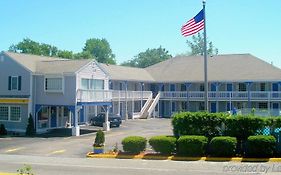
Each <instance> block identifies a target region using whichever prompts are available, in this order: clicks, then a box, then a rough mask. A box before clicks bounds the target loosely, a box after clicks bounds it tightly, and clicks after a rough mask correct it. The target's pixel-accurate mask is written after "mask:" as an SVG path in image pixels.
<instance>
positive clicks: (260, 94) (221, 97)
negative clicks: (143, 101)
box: [160, 91, 281, 101]
mask: <svg viewBox="0 0 281 175" xmlns="http://www.w3.org/2000/svg"><path fill="white" fill-rule="evenodd" d="M204 97H205V93H204V91H191V92H188V93H187V92H183V91H161V96H160V98H161V99H162V100H171V99H178V100H187V99H189V100H191V101H203V100H204ZM208 97H209V100H210V101H229V100H231V101H248V100H251V101H265V100H270V101H279V100H281V92H278V91H252V92H249V93H248V92H247V91H246V92H245V91H243V92H240V91H233V92H229V91H217V92H214V91H211V92H208Z"/></svg>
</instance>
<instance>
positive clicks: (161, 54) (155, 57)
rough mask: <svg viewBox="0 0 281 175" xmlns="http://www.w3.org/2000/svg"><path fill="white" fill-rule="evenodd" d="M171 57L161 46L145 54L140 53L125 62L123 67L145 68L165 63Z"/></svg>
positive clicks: (148, 50)
mask: <svg viewBox="0 0 281 175" xmlns="http://www.w3.org/2000/svg"><path fill="white" fill-rule="evenodd" d="M171 57H172V56H171V55H170V54H169V52H168V51H167V50H166V49H164V48H162V47H161V46H160V47H159V48H156V49H147V50H146V51H145V52H141V53H139V54H138V55H136V56H135V57H134V58H133V59H131V60H129V61H127V62H124V63H122V64H121V65H123V66H130V67H140V68H145V67H148V66H151V65H153V64H156V63H159V62H161V61H165V60H167V59H169V58H171Z"/></svg>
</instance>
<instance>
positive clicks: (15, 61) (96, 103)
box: [0, 52, 281, 135]
mask: <svg viewBox="0 0 281 175" xmlns="http://www.w3.org/2000/svg"><path fill="white" fill-rule="evenodd" d="M203 68H204V67H203V58H202V57H201V56H189V57H175V58H171V59H168V60H166V61H163V62H161V63H158V64H155V65H152V66H150V67H147V68H144V69H142V68H131V67H125V66H117V65H107V64H101V63H97V62H96V61H94V60H83V59H82V60H69V59H61V58H51V57H44V56H35V55H28V54H19V53H11V52H2V53H1V54H0V80H1V84H0V123H3V124H5V126H6V128H7V129H8V130H13V131H19V132H22V131H24V130H25V128H26V125H27V119H28V115H29V114H32V116H34V119H35V126H36V130H37V131H38V132H41V131H42V132H44V131H46V130H48V129H52V128H59V127H72V128H73V134H74V135H79V124H83V123H87V122H88V121H89V119H90V118H91V117H93V116H95V115H97V113H99V112H106V113H107V114H108V113H115V114H119V115H120V116H122V118H123V119H130V118H133V119H134V118H147V117H151V116H156V117H171V115H172V114H173V113H174V112H178V111H200V110H204V84H203V83H204V72H203ZM208 82H209V89H208V96H209V104H208V105H209V108H210V112H225V111H230V110H231V109H232V108H234V107H235V108H237V109H241V110H249V109H252V108H256V109H263V110H266V111H270V113H269V115H279V112H280V105H281V104H280V101H281V87H280V84H281V70H280V69H279V68H277V67H274V66H273V65H271V64H268V63H266V62H264V61H262V60H261V59H259V58H256V57H254V56H252V55H250V54H231V55H218V56H213V57H209V58H208ZM104 127H105V129H108V122H106V123H105V126H104Z"/></svg>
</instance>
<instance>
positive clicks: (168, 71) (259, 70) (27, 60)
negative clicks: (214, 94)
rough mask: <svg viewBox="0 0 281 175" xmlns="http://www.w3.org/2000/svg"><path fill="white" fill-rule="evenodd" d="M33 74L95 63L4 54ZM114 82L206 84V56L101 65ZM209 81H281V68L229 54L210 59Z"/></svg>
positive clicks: (55, 72)
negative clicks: (141, 65) (147, 64)
mask: <svg viewBox="0 0 281 175" xmlns="http://www.w3.org/2000/svg"><path fill="white" fill-rule="evenodd" d="M4 54H6V55H7V56H9V57H10V58H12V59H14V60H15V61H16V62H18V63H19V64H21V65H23V66H24V67H25V68H27V69H28V70H30V71H32V72H34V73H42V74H44V73H46V74H58V73H74V72H77V71H78V70H80V69H81V68H82V67H83V66H85V65H87V64H88V63H89V62H91V61H92V60H86V59H81V60H69V59H62V58H53V57H45V56H36V55H29V54H19V53H12V52H4ZM99 65H100V67H101V68H102V69H103V70H104V71H105V72H106V73H107V74H108V75H109V76H110V79H112V80H128V81H143V82H203V81H204V60H203V56H185V57H184V56H179V57H174V58H171V59H168V60H166V61H163V62H160V63H158V64H155V65H152V66H150V67H147V68H144V69H143V68H133V67H125V66H117V65H108V64H102V63H100V64H99ZM208 80H209V81H213V82H214V81H218V82H222V81H228V82H229V81H233V82H245V81H281V69H279V68H277V67H275V66H273V65H271V64H269V63H267V62H265V61H263V60H261V59H259V58H257V57H255V56H253V55H251V54H229V55H217V56H213V57H208Z"/></svg>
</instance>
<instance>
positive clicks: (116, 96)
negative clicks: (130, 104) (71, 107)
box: [76, 89, 152, 102]
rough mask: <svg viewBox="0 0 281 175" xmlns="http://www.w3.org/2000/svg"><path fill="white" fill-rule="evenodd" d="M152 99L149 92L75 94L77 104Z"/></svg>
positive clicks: (88, 91) (85, 92)
mask: <svg viewBox="0 0 281 175" xmlns="http://www.w3.org/2000/svg"><path fill="white" fill-rule="evenodd" d="M150 97H152V92H151V91H117V90H82V89H78V90H77V93H76V98H77V102H112V101H125V100H128V101H132V100H141V99H143V100H146V99H148V98H150Z"/></svg>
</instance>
